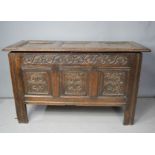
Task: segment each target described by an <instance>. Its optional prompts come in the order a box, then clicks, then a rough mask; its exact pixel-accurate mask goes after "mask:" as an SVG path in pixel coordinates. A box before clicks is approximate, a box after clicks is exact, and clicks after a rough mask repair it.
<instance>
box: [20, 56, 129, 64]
mask: <svg viewBox="0 0 155 155" xmlns="http://www.w3.org/2000/svg"><path fill="white" fill-rule="evenodd" d="M128 63H129V57H128V55H123V54H102V53H98V54H91V53H88V54H73V53H65V54H64V53H51V54H38V55H37V54H36V55H32V54H26V55H24V56H23V64H64V65H69V64H75V65H78V64H83V65H88V64H102V65H122V66H125V65H127V64H128Z"/></svg>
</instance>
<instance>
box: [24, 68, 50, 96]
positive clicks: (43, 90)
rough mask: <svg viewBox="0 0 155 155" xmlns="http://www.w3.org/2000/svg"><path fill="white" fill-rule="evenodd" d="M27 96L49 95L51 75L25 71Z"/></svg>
mask: <svg viewBox="0 0 155 155" xmlns="http://www.w3.org/2000/svg"><path fill="white" fill-rule="evenodd" d="M24 79H25V80H24V86H25V94H33V95H41V94H42V95H45V94H46V95H48V94H49V93H50V92H49V87H50V85H49V75H48V72H43V71H37V72H36V71H25V72H24Z"/></svg>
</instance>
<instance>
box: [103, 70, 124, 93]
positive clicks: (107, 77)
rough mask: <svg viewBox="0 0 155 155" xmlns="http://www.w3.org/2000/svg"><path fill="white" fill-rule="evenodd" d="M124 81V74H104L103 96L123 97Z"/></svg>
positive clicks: (109, 72)
mask: <svg viewBox="0 0 155 155" xmlns="http://www.w3.org/2000/svg"><path fill="white" fill-rule="evenodd" d="M125 80H126V73H125V72H120V71H114V72H112V71H106V72H104V86H103V95H123V94H124V93H125V83H126V81H125Z"/></svg>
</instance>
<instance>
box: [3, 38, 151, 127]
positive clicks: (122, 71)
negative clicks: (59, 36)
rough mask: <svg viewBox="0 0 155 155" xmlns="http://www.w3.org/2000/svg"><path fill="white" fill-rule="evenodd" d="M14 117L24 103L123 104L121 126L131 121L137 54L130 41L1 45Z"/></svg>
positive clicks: (23, 114)
mask: <svg viewBox="0 0 155 155" xmlns="http://www.w3.org/2000/svg"><path fill="white" fill-rule="evenodd" d="M4 50H5V51H10V53H9V62H10V70H11V77H12V84H13V91H14V98H15V105H16V111H17V117H18V121H19V122H20V123H27V122H28V117H27V111H26V104H40V105H76V106H124V124H125V125H129V124H133V122H134V113H135V106H136V98H137V91H138V82H139V76H140V67H141V61H142V52H149V51H150V50H149V49H147V48H145V47H143V46H142V45H140V44H137V43H134V42H86V41H85V42H80V41H76V42H75V41H74V42H69V41H66V42H63V41H21V42H18V43H17V44H14V45H11V46H8V47H6V48H5V49H4Z"/></svg>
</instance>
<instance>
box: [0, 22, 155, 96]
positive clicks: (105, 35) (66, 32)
mask: <svg viewBox="0 0 155 155" xmlns="http://www.w3.org/2000/svg"><path fill="white" fill-rule="evenodd" d="M28 39H31V40H32V39H37V40H38V39H41V40H89V41H91V40H92V41H93V40H95V41H136V42H139V43H141V44H143V45H145V46H147V47H148V48H150V49H151V50H152V53H146V54H145V53H144V56H143V64H142V72H141V79H140V89H139V96H155V89H154V88H155V70H154V66H155V22H2V21H1V22H0V49H2V48H4V47H5V46H7V45H9V44H12V43H15V42H17V41H20V40H28ZM7 54H8V53H7V52H1V53H0V87H1V89H0V90H1V91H0V97H12V96H13V93H12V88H11V81H10V72H9V63H8V58H7Z"/></svg>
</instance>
